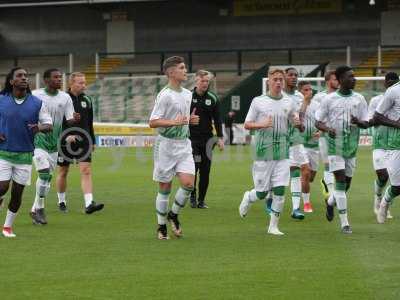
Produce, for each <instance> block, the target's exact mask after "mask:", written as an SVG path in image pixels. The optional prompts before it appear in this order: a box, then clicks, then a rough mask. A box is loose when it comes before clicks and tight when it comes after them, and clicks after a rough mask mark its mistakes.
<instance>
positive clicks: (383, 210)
mask: <svg viewBox="0 0 400 300" xmlns="http://www.w3.org/2000/svg"><path fill="white" fill-rule="evenodd" d="M388 210H389V203H387V202H386V201H385V200H382V201H381V204H380V205H379V211H378V214H377V215H376V220H377V221H378V223H379V224H383V223H385V221H386V218H387V212H388Z"/></svg>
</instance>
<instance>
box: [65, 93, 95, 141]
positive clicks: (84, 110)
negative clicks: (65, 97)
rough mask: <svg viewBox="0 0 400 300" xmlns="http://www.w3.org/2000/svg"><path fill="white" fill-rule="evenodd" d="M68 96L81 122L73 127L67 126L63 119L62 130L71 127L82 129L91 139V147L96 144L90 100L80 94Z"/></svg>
mask: <svg viewBox="0 0 400 300" xmlns="http://www.w3.org/2000/svg"><path fill="white" fill-rule="evenodd" d="M68 94H69V95H70V96H71V98H72V103H73V104H74V110H75V112H76V113H79V114H80V115H81V120H80V121H79V122H78V123H74V124H73V125H68V124H67V122H66V120H65V118H64V122H63V130H65V129H68V128H71V127H78V128H80V129H83V130H84V131H85V132H87V133H88V135H89V136H90V137H91V139H92V141H91V142H92V143H93V145H94V144H96V138H95V136H94V129H93V105H92V100H91V98H90V97H89V96H87V95H85V94H80V95H79V96H75V95H74V94H72V93H71V92H68ZM71 134H74V132H71ZM78 134H79V133H78ZM64 138H65V137H64Z"/></svg>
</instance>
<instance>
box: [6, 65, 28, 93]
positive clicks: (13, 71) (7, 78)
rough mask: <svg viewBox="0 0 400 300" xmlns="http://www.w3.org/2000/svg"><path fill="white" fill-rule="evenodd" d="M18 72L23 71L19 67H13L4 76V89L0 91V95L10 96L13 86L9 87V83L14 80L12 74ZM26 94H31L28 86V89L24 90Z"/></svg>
mask: <svg viewBox="0 0 400 300" xmlns="http://www.w3.org/2000/svg"><path fill="white" fill-rule="evenodd" d="M18 70H24V69H23V68H21V67H15V68H12V69H11V70H10V72H8V74H7V76H6V81H5V82H4V88H3V89H2V90H1V92H0V95H7V94H12V91H13V86H12V85H11V83H10V81H11V80H12V79H13V78H14V73H15V72H16V71H18ZM26 92H27V93H28V94H31V89H30V88H29V85H28V88H27V89H26Z"/></svg>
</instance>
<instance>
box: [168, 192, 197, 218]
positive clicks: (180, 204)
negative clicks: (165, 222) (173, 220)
mask: <svg viewBox="0 0 400 300" xmlns="http://www.w3.org/2000/svg"><path fill="white" fill-rule="evenodd" d="M191 192H192V191H191V190H186V189H183V188H181V187H180V188H179V189H178V191H177V192H176V194H175V201H174V204H172V208H171V210H172V212H173V213H174V214H179V212H180V210H181V209H182V208H184V207H185V204H186V202H187V200H188V199H189V196H190V194H191Z"/></svg>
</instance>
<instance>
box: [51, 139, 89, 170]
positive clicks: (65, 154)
mask: <svg viewBox="0 0 400 300" xmlns="http://www.w3.org/2000/svg"><path fill="white" fill-rule="evenodd" d="M91 161H92V145H89V144H87V143H85V144H83V143H74V144H71V146H69V147H67V146H65V145H62V146H61V149H60V151H59V152H58V159H57V164H58V165H59V166H69V165H70V164H71V163H80V162H91Z"/></svg>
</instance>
